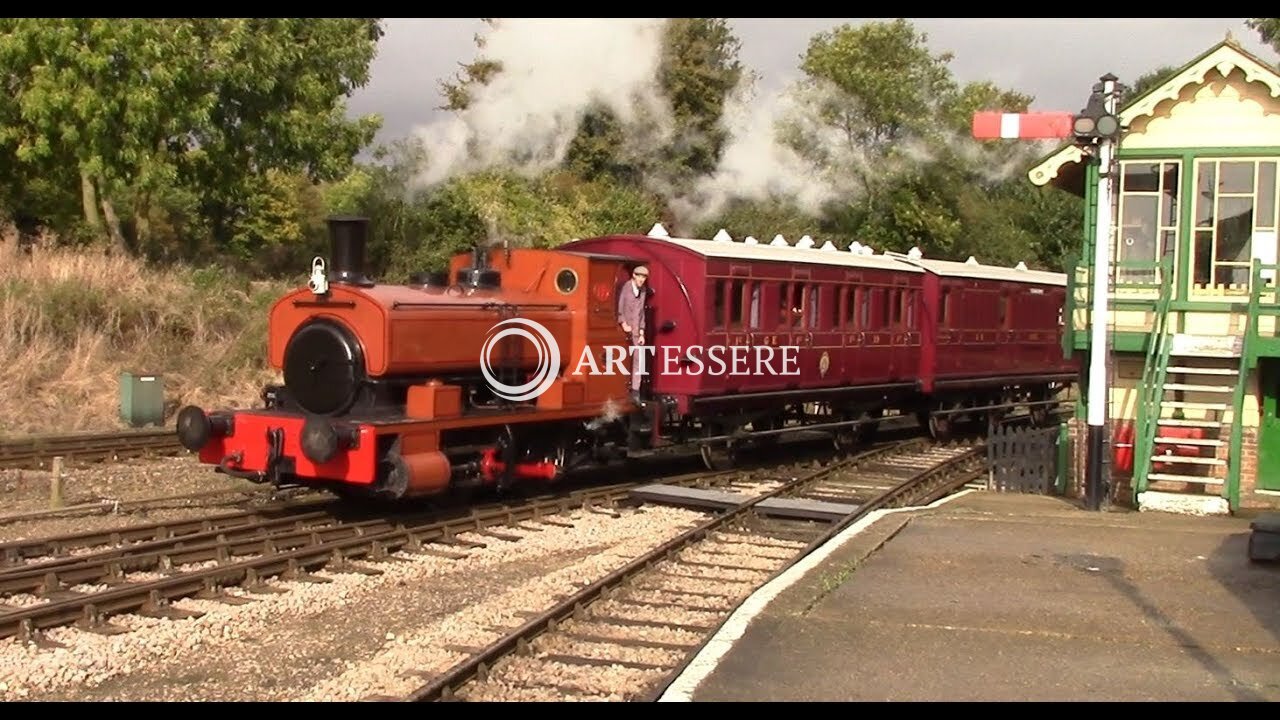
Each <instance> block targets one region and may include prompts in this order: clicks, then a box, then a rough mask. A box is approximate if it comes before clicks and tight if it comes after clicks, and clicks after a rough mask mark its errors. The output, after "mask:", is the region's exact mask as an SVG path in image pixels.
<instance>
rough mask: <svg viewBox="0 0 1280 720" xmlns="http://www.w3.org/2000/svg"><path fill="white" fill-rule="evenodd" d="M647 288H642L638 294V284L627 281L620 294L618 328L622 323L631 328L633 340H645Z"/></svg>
mask: <svg viewBox="0 0 1280 720" xmlns="http://www.w3.org/2000/svg"><path fill="white" fill-rule="evenodd" d="M646 290H647V288H640V292H639V294H637V293H636V284H635V282H633V281H630V280H629V281H627V283H626V284H625V285H623V286H622V290H621V291H619V292H618V326H619V327H621V326H622V323H626V324H628V325H630V326H631V335H632V339H643V338H644V301H645V295H646Z"/></svg>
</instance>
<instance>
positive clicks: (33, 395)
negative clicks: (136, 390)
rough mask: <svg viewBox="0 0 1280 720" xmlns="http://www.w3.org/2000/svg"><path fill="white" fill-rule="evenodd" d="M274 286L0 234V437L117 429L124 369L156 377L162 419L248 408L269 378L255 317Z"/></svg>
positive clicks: (280, 287)
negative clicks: (30, 243)
mask: <svg viewBox="0 0 1280 720" xmlns="http://www.w3.org/2000/svg"><path fill="white" fill-rule="evenodd" d="M285 289H286V288H285V284H283V283H280V284H270V285H269V284H259V283H254V284H252V285H251V284H250V283H249V282H248V281H247V280H245V279H244V278H238V277H236V276H234V275H232V274H229V273H225V272H223V271H220V270H211V269H192V268H172V269H170V268H166V269H156V268H151V267H148V266H146V265H145V264H144V263H142V262H141V261H139V260H136V259H133V258H128V257H119V256H109V255H106V254H104V253H100V252H93V251H82V250H65V249H49V248H42V247H35V248H33V249H32V251H31V252H30V253H28V252H23V251H21V250H19V248H18V246H17V243H15V242H13V241H12V240H6V239H3V238H2V237H0V367H2V368H3V374H0V397H3V398H4V399H5V402H4V407H5V408H7V411H6V412H4V413H0V437H2V436H21V435H27V434H31V433H44V432H73V431H90V430H114V429H124V428H125V427H127V426H126V424H125V422H124V421H123V420H122V419H121V417H120V375H121V373H124V372H142V373H156V374H160V375H163V378H164V388H165V401H166V403H165V405H166V423H167V424H171V423H172V420H173V415H174V414H175V413H176V411H177V409H178V408H179V407H181V406H182V405H185V404H188V403H195V404H200V405H203V406H209V405H227V406H233V407H245V406H251V405H253V404H254V403H256V402H258V394H259V392H260V390H261V388H262V385H263V384H264V383H267V382H271V381H274V380H276V374H275V373H274V372H273V371H271V370H270V368H268V367H267V365H266V358H265V355H266V329H267V314H266V313H267V309H268V308H269V307H270V304H271V302H272V301H273V300H274V298H276V297H277V296H278V295H279V294H280V293H281V292H283V291H284V290H285Z"/></svg>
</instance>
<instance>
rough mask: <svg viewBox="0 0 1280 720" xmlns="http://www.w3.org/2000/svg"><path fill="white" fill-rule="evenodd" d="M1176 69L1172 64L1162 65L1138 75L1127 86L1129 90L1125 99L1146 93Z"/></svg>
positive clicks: (1132, 98)
mask: <svg viewBox="0 0 1280 720" xmlns="http://www.w3.org/2000/svg"><path fill="white" fill-rule="evenodd" d="M1177 71H1178V68H1176V67H1174V66H1172V65H1162V66H1160V67H1158V68H1156V69H1155V70H1152V71H1150V72H1147V73H1144V74H1143V75H1140V76H1139V77H1138V79H1137V80H1134V81H1133V83H1132V84H1131V85H1130V86H1129V92H1128V93H1127V94H1126V95H1127V97H1126V98H1125V99H1126V100H1134V99H1136V98H1140V97H1142V96H1143V95H1146V94H1147V92H1148V91H1150V90H1151V89H1152V88H1154V87H1155V86H1157V85H1159V84H1160V83H1161V82H1164V80H1166V79H1167V78H1168V77H1169V76H1170V75H1173V74H1174V73H1175V72H1177Z"/></svg>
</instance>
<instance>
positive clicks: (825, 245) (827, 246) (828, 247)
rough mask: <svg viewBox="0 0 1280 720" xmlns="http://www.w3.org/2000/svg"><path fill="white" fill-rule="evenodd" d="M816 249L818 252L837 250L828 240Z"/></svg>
mask: <svg viewBox="0 0 1280 720" xmlns="http://www.w3.org/2000/svg"><path fill="white" fill-rule="evenodd" d="M818 249H819V250H838V249H839V248H837V247H836V246H835V245H832V244H831V241H830V240H828V241H826V242H824V243H822V247H820V248H818Z"/></svg>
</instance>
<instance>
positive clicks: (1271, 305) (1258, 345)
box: [1223, 258, 1280, 510]
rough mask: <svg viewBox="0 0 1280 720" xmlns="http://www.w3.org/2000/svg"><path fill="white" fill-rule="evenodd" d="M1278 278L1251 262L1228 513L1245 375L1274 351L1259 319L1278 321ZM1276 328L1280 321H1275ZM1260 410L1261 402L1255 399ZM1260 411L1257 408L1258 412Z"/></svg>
mask: <svg viewBox="0 0 1280 720" xmlns="http://www.w3.org/2000/svg"><path fill="white" fill-rule="evenodd" d="M1264 272H1270V273H1271V275H1272V277H1271V284H1270V285H1268V284H1267V281H1266V279H1265V278H1263V277H1262V274H1263V273H1264ZM1277 277H1280V265H1263V264H1262V262H1261V261H1260V260H1257V259H1256V258H1255V259H1254V261H1253V267H1252V268H1251V275H1250V282H1249V304H1248V308H1247V311H1246V313H1245V326H1244V330H1243V333H1242V335H1243V337H1242V340H1241V348H1240V374H1239V375H1238V376H1237V377H1236V391H1235V393H1234V394H1233V395H1232V398H1231V452H1230V453H1229V457H1228V458H1227V482H1226V484H1225V487H1224V488H1223V492H1224V494H1225V495H1226V498H1227V503H1228V504H1230V505H1231V509H1232V510H1238V509H1240V476H1241V474H1242V471H1243V463H1242V458H1243V456H1244V452H1243V450H1244V447H1243V446H1244V396H1245V388H1246V387H1247V386H1248V378H1249V371H1251V370H1253V369H1254V368H1256V367H1258V358H1259V357H1260V356H1261V353H1260V351H1262V350H1263V349H1264V348H1265V349H1266V350H1267V351H1268V352H1267V353H1266V354H1268V355H1272V354H1274V353H1275V350H1276V342H1277V338H1276V335H1275V332H1276V330H1275V328H1273V329H1272V331H1271V332H1272V334H1271V335H1270V336H1263V335H1262V323H1261V322H1260V320H1261V318H1262V317H1263V316H1264V315H1267V316H1271V317H1273V318H1280V302H1277V301H1278V300H1280V295H1277V292H1276V286H1275V279H1276V278H1277ZM1267 293H1269V294H1271V300H1270V301H1269V302H1267V303H1263V302H1262V296H1263V294H1267ZM1276 323H1277V326H1280V320H1276ZM1259 406H1261V398H1259ZM1259 409H1261V407H1260V408H1259Z"/></svg>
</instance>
